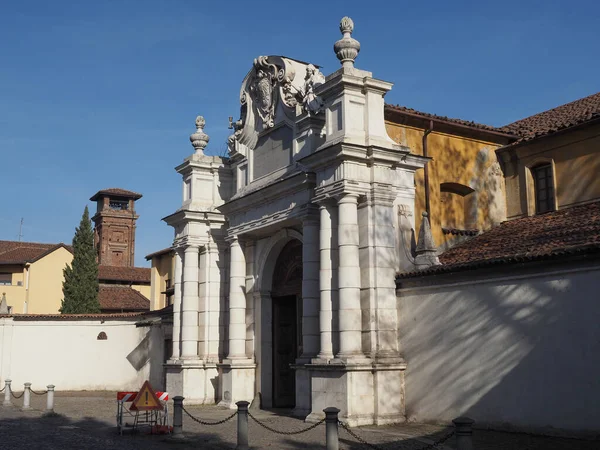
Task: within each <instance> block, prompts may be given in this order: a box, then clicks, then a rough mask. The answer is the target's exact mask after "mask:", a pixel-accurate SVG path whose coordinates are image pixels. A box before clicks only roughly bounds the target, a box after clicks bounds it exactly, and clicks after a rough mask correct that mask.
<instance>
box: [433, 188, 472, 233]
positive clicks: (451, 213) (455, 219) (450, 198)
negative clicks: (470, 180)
mask: <svg viewBox="0 0 600 450" xmlns="http://www.w3.org/2000/svg"><path fill="white" fill-rule="evenodd" d="M473 192H475V191H474V190H473V188H471V187H469V186H465V185H463V184H459V183H442V184H440V208H441V210H440V222H441V225H442V227H443V228H456V229H459V230H466V229H471V228H476V227H477V203H476V197H475V195H471V194H472V193H473ZM430 220H431V219H430Z"/></svg>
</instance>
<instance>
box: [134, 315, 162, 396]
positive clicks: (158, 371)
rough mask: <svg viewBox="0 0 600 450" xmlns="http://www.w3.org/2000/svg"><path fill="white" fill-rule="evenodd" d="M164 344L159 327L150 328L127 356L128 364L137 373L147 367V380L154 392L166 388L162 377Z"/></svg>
mask: <svg viewBox="0 0 600 450" xmlns="http://www.w3.org/2000/svg"><path fill="white" fill-rule="evenodd" d="M164 352H165V344H164V335H163V330H162V328H161V327H160V326H157V325H154V326H150V328H149V329H148V331H147V332H146V335H145V336H144V338H143V339H142V340H141V342H140V343H139V344H138V345H137V346H136V347H135V348H134V349H133V350H132V351H131V352H130V353H129V354H128V355H127V361H129V364H131V366H132V367H133V368H134V369H135V370H136V371H137V372H138V373H139V372H140V371H142V370H144V368H145V367H146V366H148V380H149V381H150V384H151V385H152V387H153V389H155V390H164V389H165V388H166V386H165V382H164V376H163V364H164V362H165V355H164Z"/></svg>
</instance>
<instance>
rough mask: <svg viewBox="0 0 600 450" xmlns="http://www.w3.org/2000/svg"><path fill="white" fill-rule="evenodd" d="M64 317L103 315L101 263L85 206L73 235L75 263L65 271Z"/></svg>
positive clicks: (62, 311)
mask: <svg viewBox="0 0 600 450" xmlns="http://www.w3.org/2000/svg"><path fill="white" fill-rule="evenodd" d="M63 274H64V276H65V280H64V281H63V297H64V298H63V300H62V305H61V307H60V312H61V313H62V314H93V313H99V312H100V302H99V301H98V262H97V260H96V249H95V248H94V231H93V230H92V222H91V221H90V214H89V211H88V207H87V206H86V207H85V210H84V211H83V216H82V217H81V222H80V223H79V228H77V229H75V236H73V262H72V263H71V265H70V266H69V265H68V264H67V266H66V267H65V268H64V269H63Z"/></svg>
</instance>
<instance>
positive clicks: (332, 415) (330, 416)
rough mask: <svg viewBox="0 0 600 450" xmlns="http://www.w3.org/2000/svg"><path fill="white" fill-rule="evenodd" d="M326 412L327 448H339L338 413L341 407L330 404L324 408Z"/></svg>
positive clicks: (333, 449) (328, 449) (334, 449)
mask: <svg viewBox="0 0 600 450" xmlns="http://www.w3.org/2000/svg"><path fill="white" fill-rule="evenodd" d="M323 412H324V413H325V442H326V444H327V447H326V448H327V450H338V448H339V434H338V414H339V412H340V410H339V409H337V408H334V407H332V406H330V407H329V408H325V409H324V410H323Z"/></svg>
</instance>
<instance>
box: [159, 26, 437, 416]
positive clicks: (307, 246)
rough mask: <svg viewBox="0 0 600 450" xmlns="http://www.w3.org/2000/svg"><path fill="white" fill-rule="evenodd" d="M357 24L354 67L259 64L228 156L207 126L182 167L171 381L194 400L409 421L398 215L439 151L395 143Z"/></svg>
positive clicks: (345, 42) (349, 46)
mask: <svg viewBox="0 0 600 450" xmlns="http://www.w3.org/2000/svg"><path fill="white" fill-rule="evenodd" d="M353 28H354V24H353V23H352V21H351V20H350V19H349V18H344V19H343V20H342V23H341V26H340V30H341V31H342V34H343V38H342V39H340V40H339V41H338V42H336V44H335V51H336V55H337V57H338V59H339V60H340V61H341V62H342V67H341V68H340V69H339V70H337V71H336V72H334V73H332V74H330V75H328V76H327V77H325V76H324V75H323V74H321V72H320V71H319V68H318V66H315V65H312V64H307V63H303V62H300V61H296V60H293V59H290V58H284V57H280V56H261V57H258V58H256V59H255V60H254V64H253V67H252V69H251V70H250V72H249V73H248V75H247V76H246V77H245V79H244V81H243V83H242V88H241V92H240V102H241V117H240V119H239V120H237V121H235V122H232V127H233V129H234V133H233V135H231V136H230V138H229V140H228V146H229V158H227V159H225V158H219V157H209V156H205V155H204V153H203V149H204V148H205V147H206V145H207V144H208V141H209V139H208V136H207V135H206V134H205V133H204V131H203V129H204V126H205V121H204V119H203V118H201V117H199V118H198V119H197V120H196V128H197V130H196V132H195V133H194V134H193V135H192V136H191V137H190V140H191V141H192V145H193V146H194V149H195V152H194V154H193V155H192V156H190V157H188V158H186V160H185V161H184V162H183V164H181V165H180V166H178V167H177V169H176V170H177V171H178V172H179V173H180V174H181V175H182V177H183V204H182V206H181V208H179V209H178V210H177V211H176V212H175V213H174V214H172V215H171V216H169V217H167V218H165V220H166V222H167V223H168V224H169V225H171V226H173V227H174V228H175V240H174V247H175V250H176V262H175V278H176V279H175V280H174V287H175V295H174V299H175V300H174V302H175V303H174V305H173V314H174V318H173V353H172V357H171V359H170V360H169V361H168V363H167V365H166V367H167V389H168V390H169V392H172V393H174V394H180V395H183V396H184V397H185V398H186V402H188V403H189V402H192V403H194V402H195V403H215V402H217V403H219V404H220V405H223V406H225V407H228V408H234V407H235V402H237V401H240V400H247V401H253V400H254V399H260V400H259V401H260V402H261V405H262V406H263V407H289V408H293V411H294V413H295V414H297V415H299V416H303V417H306V418H307V420H309V421H310V420H318V419H320V418H321V417H322V416H323V412H322V410H323V408H325V407H328V406H335V407H337V408H339V409H340V410H341V416H342V417H343V418H344V419H345V420H346V421H347V422H348V423H349V424H350V425H358V424H372V423H377V424H381V423H391V422H398V421H402V420H404V417H405V412H404V370H405V368H406V365H405V363H404V360H403V358H402V355H401V354H400V352H399V342H398V335H399V330H398V315H397V308H396V295H395V274H396V271H397V269H398V267H404V266H406V265H407V261H405V259H406V256H405V255H406V252H405V251H404V249H402V251H401V249H400V248H399V247H398V243H397V236H398V229H399V224H398V222H397V221H398V217H399V214H398V213H399V208H400V207H401V208H402V212H404V213H406V212H407V211H409V212H412V210H413V209H414V172H415V170H416V169H419V168H422V167H423V166H424V164H425V163H426V159H425V158H422V157H419V156H416V155H412V154H411V153H410V150H409V149H408V148H407V147H404V146H400V145H398V144H396V143H395V142H394V141H392V139H390V138H389V137H388V135H387V133H386V130H385V123H384V116H383V112H384V100H383V98H384V96H385V94H386V93H387V92H388V91H389V90H390V89H391V87H392V85H391V84H390V83H387V82H384V81H381V80H377V79H374V78H373V77H372V74H371V73H370V72H367V71H363V70H360V69H356V68H355V67H354V60H355V58H356V57H357V55H358V52H359V50H360V44H359V43H358V41H356V40H355V39H353V38H352V37H351V34H352V31H353ZM390 393H393V394H392V395H390Z"/></svg>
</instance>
